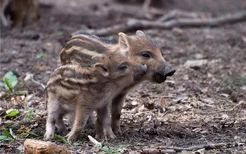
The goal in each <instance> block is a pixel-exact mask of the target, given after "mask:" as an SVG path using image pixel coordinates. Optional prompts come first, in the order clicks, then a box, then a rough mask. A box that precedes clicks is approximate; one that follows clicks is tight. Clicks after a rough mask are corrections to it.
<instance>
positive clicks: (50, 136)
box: [44, 132, 54, 141]
mask: <svg viewBox="0 0 246 154" xmlns="http://www.w3.org/2000/svg"><path fill="white" fill-rule="evenodd" d="M53 136H54V134H50V133H47V132H46V133H45V134H44V140H45V141H48V140H51V139H52V138H53Z"/></svg>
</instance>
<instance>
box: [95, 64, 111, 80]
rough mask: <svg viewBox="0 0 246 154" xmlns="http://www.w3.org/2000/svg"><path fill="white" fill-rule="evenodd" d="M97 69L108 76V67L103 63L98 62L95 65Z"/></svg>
mask: <svg viewBox="0 0 246 154" xmlns="http://www.w3.org/2000/svg"><path fill="white" fill-rule="evenodd" d="M94 67H95V69H96V70H98V71H99V72H100V73H101V74H102V75H103V76H105V77H108V76H109V72H108V69H107V67H106V66H105V65H104V64H103V63H96V64H95V65H94Z"/></svg>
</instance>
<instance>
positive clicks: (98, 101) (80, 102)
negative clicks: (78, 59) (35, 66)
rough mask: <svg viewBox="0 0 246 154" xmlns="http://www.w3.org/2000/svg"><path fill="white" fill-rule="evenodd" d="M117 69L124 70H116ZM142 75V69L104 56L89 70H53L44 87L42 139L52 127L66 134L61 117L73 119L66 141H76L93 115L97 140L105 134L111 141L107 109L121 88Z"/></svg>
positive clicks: (75, 67) (72, 67)
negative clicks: (95, 112) (123, 68)
mask: <svg viewBox="0 0 246 154" xmlns="http://www.w3.org/2000/svg"><path fill="white" fill-rule="evenodd" d="M119 66H127V68H126V69H125V70H120V69H119ZM145 71H146V70H145V69H144V67H143V66H142V65H139V64H138V63H136V62H132V61H130V60H129V59H128V58H127V57H124V56H122V55H120V54H107V56H105V57H101V58H99V60H98V62H97V63H96V64H95V65H94V66H93V67H91V68H85V67H81V66H79V65H76V64H71V65H65V66H61V67H59V68H58V69H56V70H55V72H54V74H53V76H52V77H51V78H50V80H49V81H48V84H47V87H46V92H47V97H48V98H47V105H48V117H47V123H46V133H45V139H50V138H51V137H52V136H53V135H54V129H55V125H56V126H57V128H58V131H59V132H66V131H65V130H66V127H65V125H64V123H63V120H62V117H63V116H64V115H66V114H68V115H69V116H72V118H74V117H73V116H75V120H74V122H73V127H72V130H71V131H70V132H69V134H67V137H68V139H69V140H76V138H77V136H78V135H79V133H80V131H81V130H82V129H83V125H81V124H82V123H85V122H86V120H87V118H88V115H90V114H91V113H92V112H93V111H97V115H98V120H97V128H96V135H97V137H102V136H103V134H104V131H105V136H106V137H109V138H114V137H115V135H114V133H113V131H112V128H111V122H110V119H109V117H110V116H109V107H108V105H109V104H110V103H111V100H112V99H113V98H114V97H115V96H116V95H118V94H119V93H120V92H121V91H122V89H123V88H124V87H126V86H130V85H131V84H133V83H134V82H136V81H137V80H139V79H140V77H141V76H142V75H144V73H145ZM74 111H75V115H74Z"/></svg>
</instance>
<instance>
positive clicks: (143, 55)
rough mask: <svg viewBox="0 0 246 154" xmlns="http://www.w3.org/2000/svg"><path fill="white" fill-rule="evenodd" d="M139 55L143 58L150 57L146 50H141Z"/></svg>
mask: <svg viewBox="0 0 246 154" xmlns="http://www.w3.org/2000/svg"><path fill="white" fill-rule="evenodd" d="M141 56H142V57H143V58H145V59H149V58H151V55H150V53H149V52H148V51H144V52H142V53H141Z"/></svg>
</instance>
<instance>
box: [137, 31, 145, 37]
mask: <svg viewBox="0 0 246 154" xmlns="http://www.w3.org/2000/svg"><path fill="white" fill-rule="evenodd" d="M136 35H137V36H139V37H144V38H146V35H145V34H144V32H143V31H141V30H137V31H136Z"/></svg>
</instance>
